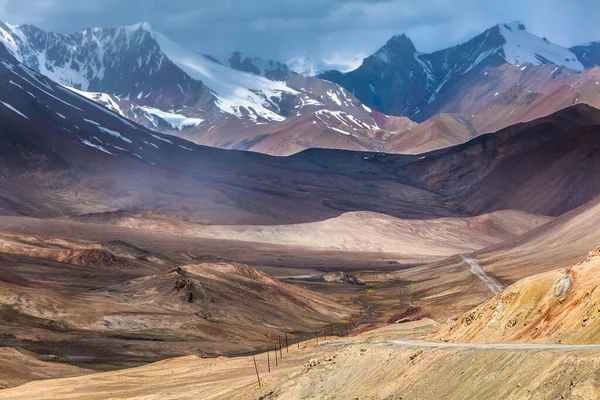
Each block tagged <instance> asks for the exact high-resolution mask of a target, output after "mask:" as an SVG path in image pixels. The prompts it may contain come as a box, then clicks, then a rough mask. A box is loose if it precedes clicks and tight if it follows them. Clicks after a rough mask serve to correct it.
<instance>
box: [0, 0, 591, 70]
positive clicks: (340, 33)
mask: <svg viewBox="0 0 600 400" xmlns="http://www.w3.org/2000/svg"><path fill="white" fill-rule="evenodd" d="M0 19H2V20H4V21H6V22H9V23H13V24H22V23H31V24H35V25H37V26H39V27H41V28H43V29H46V30H53V31H58V32H62V33H70V32H73V31H76V30H80V29H83V28H87V27H91V26H99V27H111V26H119V25H125V24H132V23H136V22H140V21H148V22H150V23H151V24H152V25H153V26H154V27H155V28H156V29H157V30H159V31H161V32H163V33H164V34H165V35H167V36H169V37H171V38H172V39H174V40H176V41H178V42H180V43H182V44H184V45H186V46H188V47H190V48H192V49H195V50H198V51H200V52H204V53H209V54H213V55H217V56H223V55H225V54H228V53H230V52H231V51H233V50H240V51H242V52H243V53H246V54H248V55H255V56H261V57H265V58H271V59H277V60H281V61H287V62H291V63H292V64H294V65H295V66H300V65H303V64H305V65H306V66H310V65H313V66H316V67H317V68H325V67H337V68H340V69H349V68H351V67H352V66H356V64H357V63H360V60H362V58H363V57H365V56H366V55H368V54H370V53H373V52H374V51H376V50H377V49H378V48H379V47H381V46H382V45H383V44H384V43H385V42H386V40H387V39H389V38H390V37H391V36H393V35H396V34H400V33H406V34H407V35H408V36H409V37H410V38H411V39H412V40H413V41H414V42H415V45H416V47H417V49H418V50H420V51H423V52H429V51H434V50H438V49H441V48H444V47H447V46H450V45H454V44H457V43H459V42H461V41H464V40H465V39H468V38H469V37H471V36H474V35H475V34H477V33H479V32H481V31H483V30H484V29H486V28H488V27H490V26H492V25H495V24H496V23H500V22H511V21H515V20H519V21H521V22H523V23H524V24H525V25H526V26H527V29H528V30H529V31H530V32H533V33H535V34H537V35H539V36H546V37H547V38H549V39H550V40H551V41H553V42H555V43H558V44H561V45H574V44H581V43H585V42H588V41H592V40H600V29H598V28H597V27H598V21H600V0H502V1H496V0H0Z"/></svg>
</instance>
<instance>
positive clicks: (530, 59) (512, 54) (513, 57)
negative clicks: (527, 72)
mask: <svg viewBox="0 0 600 400" xmlns="http://www.w3.org/2000/svg"><path fill="white" fill-rule="evenodd" d="M497 29H498V30H499V33H500V35H501V36H502V37H503V38H504V41H505V43H504V44H503V45H502V52H503V55H504V58H505V59H506V61H507V62H509V63H511V64H524V63H530V64H534V65H541V64H556V65H561V66H564V67H567V68H571V69H574V70H576V71H581V70H583V69H584V67H583V65H582V64H581V62H579V60H578V59H577V56H576V55H575V54H573V52H571V51H570V50H569V49H566V48H564V47H561V46H559V45H556V44H554V43H552V42H550V41H549V40H548V39H546V38H540V37H538V36H536V35H534V34H532V33H530V32H528V31H527V29H526V28H525V25H524V24H522V23H521V22H518V21H517V22H512V23H510V24H500V25H497Z"/></svg>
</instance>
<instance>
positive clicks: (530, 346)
mask: <svg viewBox="0 0 600 400" xmlns="http://www.w3.org/2000/svg"><path fill="white" fill-rule="evenodd" d="M380 343H381V344H384V345H393V346H404V347H420V348H433V349H478V350H479V349H482V350H559V351H573V350H600V344H551V343H450V342H430V341H426V340H409V339H396V340H390V341H385V342H380Z"/></svg>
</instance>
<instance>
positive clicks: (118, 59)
mask: <svg viewBox="0 0 600 400" xmlns="http://www.w3.org/2000/svg"><path fill="white" fill-rule="evenodd" d="M0 41H1V42H3V43H4V44H5V45H6V47H7V48H8V50H9V51H10V52H11V53H12V54H13V55H14V56H15V57H16V58H17V59H18V60H19V61H21V62H23V63H24V64H25V65H28V66H29V67H31V68H33V69H35V70H37V71H39V72H40V73H42V74H43V75H46V76H48V77H49V78H51V79H52V80H54V81H55V82H58V83H60V84H62V85H65V86H69V87H73V88H76V89H79V90H83V91H86V92H99V93H108V94H111V95H115V96H119V97H120V98H124V99H133V98H136V99H138V100H139V101H140V102H142V103H143V102H146V104H142V105H150V106H156V104H148V102H149V101H150V100H144V99H147V98H148V97H149V96H152V97H153V98H154V97H156V98H158V99H161V98H162V99H166V98H172V97H173V96H176V95H177V96H179V97H181V96H183V97H186V98H187V99H186V100H185V101H186V103H185V104H186V105H187V106H190V105H195V106H196V107H197V108H198V109H201V110H203V111H204V112H209V110H210V109H213V108H215V107H216V108H217V109H219V110H221V111H222V112H224V113H227V114H231V115H234V116H236V117H238V118H248V119H251V120H257V119H262V120H267V121H281V120H283V119H285V117H284V116H282V115H280V114H279V113H278V109H279V106H278V102H279V101H280V99H281V98H282V95H284V94H290V95H295V94H297V92H296V91H295V90H294V89H292V88H290V87H288V86H287V85H286V84H285V82H282V81H274V80H271V79H267V78H266V77H264V76H260V75H254V74H250V73H247V72H243V71H239V70H236V69H234V68H230V67H228V66H224V65H221V64H219V63H217V62H213V61H211V60H209V59H207V58H205V57H203V56H201V55H199V54H198V53H196V52H194V51H191V50H188V49H185V48H184V47H182V46H180V45H179V44H177V43H175V42H173V41H172V40H170V39H169V38H167V37H166V36H165V35H163V34H162V33H160V32H158V31H156V30H155V29H154V28H153V27H152V25H151V24H150V23H148V22H140V23H137V24H133V25H128V26H122V27H118V28H89V29H85V30H83V31H80V32H76V33H73V34H70V35H62V34H57V33H52V32H50V33H47V32H44V31H43V30H41V29H38V28H36V27H34V26H32V25H22V26H15V25H10V24H5V23H0ZM183 100H184V99H183V98H181V99H180V101H179V102H178V104H173V102H169V103H168V104H161V106H162V107H167V108H171V109H172V108H180V107H181V106H183V105H184V103H183V102H182V101H183ZM160 101H163V102H164V101H166V100H160ZM190 102H193V103H191V104H190Z"/></svg>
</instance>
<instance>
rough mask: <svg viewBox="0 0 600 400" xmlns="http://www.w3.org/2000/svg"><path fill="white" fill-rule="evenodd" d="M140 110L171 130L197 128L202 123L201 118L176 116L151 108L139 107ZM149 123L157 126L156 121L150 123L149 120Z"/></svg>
mask: <svg viewBox="0 0 600 400" xmlns="http://www.w3.org/2000/svg"><path fill="white" fill-rule="evenodd" d="M140 108H141V109H142V110H144V111H145V112H146V113H148V114H150V115H151V116H155V117H158V118H160V119H162V120H163V121H165V122H166V123H167V124H169V125H170V126H171V127H172V128H173V129H177V130H182V129H183V128H187V127H190V126H198V125H200V124H201V123H202V122H203V121H204V120H203V119H201V118H188V117H186V116H185V115H182V114H177V113H173V112H166V111H162V110H159V109H158V108H153V107H140ZM147 118H148V117H147ZM148 119H150V118H148ZM150 121H151V122H152V123H153V125H155V126H156V125H157V124H156V123H155V122H156V121H152V120H150Z"/></svg>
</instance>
